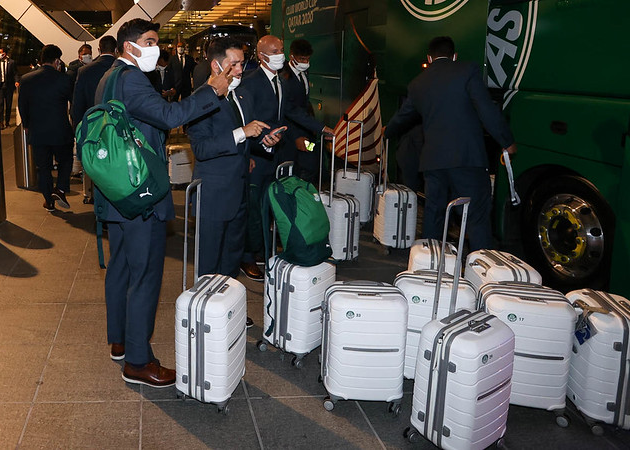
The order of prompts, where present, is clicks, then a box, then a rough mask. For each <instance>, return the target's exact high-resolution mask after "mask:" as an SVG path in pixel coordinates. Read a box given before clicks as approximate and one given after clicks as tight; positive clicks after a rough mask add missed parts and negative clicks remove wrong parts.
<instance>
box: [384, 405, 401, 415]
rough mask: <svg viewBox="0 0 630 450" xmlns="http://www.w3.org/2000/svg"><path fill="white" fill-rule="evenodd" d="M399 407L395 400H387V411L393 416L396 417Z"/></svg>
mask: <svg viewBox="0 0 630 450" xmlns="http://www.w3.org/2000/svg"><path fill="white" fill-rule="evenodd" d="M400 409H401V407H400V403H397V402H389V405H387V412H388V413H391V414H392V415H393V416H394V417H398V415H399V414H400Z"/></svg>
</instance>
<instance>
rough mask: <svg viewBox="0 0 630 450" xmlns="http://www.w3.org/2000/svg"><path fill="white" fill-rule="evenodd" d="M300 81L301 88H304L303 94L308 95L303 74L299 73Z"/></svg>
mask: <svg viewBox="0 0 630 450" xmlns="http://www.w3.org/2000/svg"><path fill="white" fill-rule="evenodd" d="M300 81H301V82H302V86H304V92H306V94H307V95H308V83H307V82H306V77H305V76H304V73H303V72H300Z"/></svg>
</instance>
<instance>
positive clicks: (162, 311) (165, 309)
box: [151, 302, 175, 344]
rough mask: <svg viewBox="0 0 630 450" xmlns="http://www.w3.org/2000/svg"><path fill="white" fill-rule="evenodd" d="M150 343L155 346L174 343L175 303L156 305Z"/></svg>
mask: <svg viewBox="0 0 630 450" xmlns="http://www.w3.org/2000/svg"><path fill="white" fill-rule="evenodd" d="M151 342H153V343H156V344H173V342H175V303H166V302H160V304H159V305H158V309H157V315H156V317H155V331H154V332H153V337H152V338H151Z"/></svg>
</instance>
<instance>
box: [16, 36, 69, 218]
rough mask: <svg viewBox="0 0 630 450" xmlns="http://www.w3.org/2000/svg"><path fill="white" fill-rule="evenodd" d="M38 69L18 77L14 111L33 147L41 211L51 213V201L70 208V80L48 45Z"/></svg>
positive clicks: (56, 52) (55, 50)
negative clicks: (19, 83)
mask: <svg viewBox="0 0 630 450" xmlns="http://www.w3.org/2000/svg"><path fill="white" fill-rule="evenodd" d="M40 61H41V67H39V68H38V69H36V70H34V71H32V72H29V73H27V74H26V75H24V76H23V77H22V82H21V87H20V93H19V95H18V108H19V110H20V116H21V117H22V124H23V126H24V130H25V131H26V138H27V140H28V142H29V144H31V145H32V147H33V155H34V156H35V164H36V165H37V184H38V186H39V190H40V192H41V193H42V195H43V196H44V209H46V211H49V212H52V211H54V210H55V201H56V202H57V203H58V204H59V206H61V207H63V208H70V205H69V204H68V201H67V200H66V195H65V194H66V192H68V191H69V190H70V173H71V172H72V159H73V157H72V147H73V143H74V135H73V133H72V127H71V126H70V120H69V118H68V102H69V101H70V96H71V94H72V85H71V84H70V78H68V77H67V76H66V75H65V74H63V73H61V72H60V71H59V70H60V67H61V49H60V48H59V47H57V46H56V45H52V44H48V45H45V46H44V48H42V53H41V56H40ZM53 156H54V158H55V161H57V184H56V186H55V187H54V188H53V177H52V170H53Z"/></svg>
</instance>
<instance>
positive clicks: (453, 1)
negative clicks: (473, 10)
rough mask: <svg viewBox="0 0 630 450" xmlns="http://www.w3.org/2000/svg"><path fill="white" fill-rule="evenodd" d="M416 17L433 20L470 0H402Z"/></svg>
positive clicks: (446, 14)
mask: <svg viewBox="0 0 630 450" xmlns="http://www.w3.org/2000/svg"><path fill="white" fill-rule="evenodd" d="M400 2H401V3H402V5H403V6H404V7H405V9H406V10H407V11H409V14H411V15H412V16H414V17H415V18H416V19H420V20H424V21H427V22H433V21H436V20H442V19H444V18H446V17H448V16H450V15H451V14H453V13H455V12H457V10H458V9H459V8H461V7H462V6H464V5H465V4H466V3H468V0H400Z"/></svg>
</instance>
